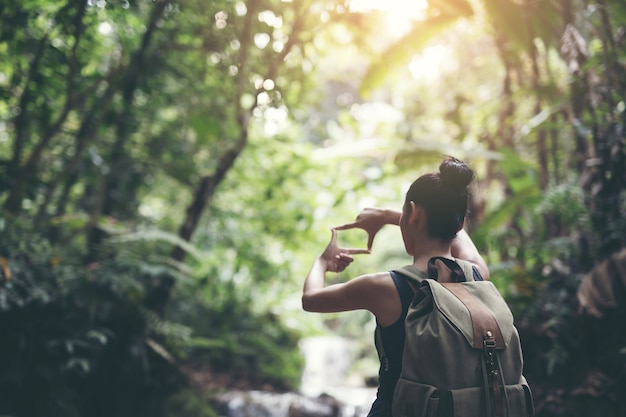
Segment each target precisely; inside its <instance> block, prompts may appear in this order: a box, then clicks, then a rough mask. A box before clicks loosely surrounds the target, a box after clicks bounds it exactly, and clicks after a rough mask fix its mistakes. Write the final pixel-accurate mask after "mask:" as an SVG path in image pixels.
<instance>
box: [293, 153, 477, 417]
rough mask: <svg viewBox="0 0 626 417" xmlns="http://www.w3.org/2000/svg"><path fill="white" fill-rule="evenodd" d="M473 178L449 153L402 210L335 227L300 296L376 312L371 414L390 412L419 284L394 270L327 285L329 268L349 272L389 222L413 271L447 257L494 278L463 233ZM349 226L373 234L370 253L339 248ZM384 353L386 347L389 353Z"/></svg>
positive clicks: (310, 303)
mask: <svg viewBox="0 0 626 417" xmlns="http://www.w3.org/2000/svg"><path fill="white" fill-rule="evenodd" d="M473 177H474V173H473V171H472V170H471V169H470V168H469V167H468V166H467V165H466V164H465V163H464V162H462V161H460V160H458V159H455V158H447V159H446V160H444V161H443V162H442V163H441V165H440V166H439V172H438V173H431V174H426V175H422V176H421V177H419V178H418V179H417V180H415V182H413V184H412V185H411V187H410V188H409V190H408V192H407V193H406V198H405V202H404V205H403V207H402V212H401V213H400V212H397V211H393V210H385V209H365V210H363V211H362V212H361V213H360V214H359V216H358V217H357V219H356V221H355V222H353V223H348V224H344V225H342V226H339V227H335V228H333V229H332V237H331V240H330V243H329V244H328V246H327V247H326V249H325V250H324V252H322V254H321V255H319V256H318V257H317V258H316V259H315V261H314V263H313V266H312V267H311V270H310V271H309V274H308V275H307V277H306V281H305V283H304V289H303V294H302V307H303V308H304V310H306V311H311V312H319V313H330V312H339V311H349V310H357V309H365V310H369V311H370V312H372V314H374V316H375V317H376V325H377V331H379V332H380V335H381V337H380V338H377V339H376V348H377V350H378V352H379V356H380V357H381V367H380V371H379V387H378V392H377V396H376V400H375V401H374V404H373V405H372V408H371V410H370V412H369V414H368V417H390V416H391V401H392V399H393V391H394V388H395V385H396V382H397V380H398V377H399V375H400V368H401V365H402V348H403V346H404V318H405V317H406V313H407V309H408V306H409V304H410V302H411V300H412V298H413V295H414V289H413V288H412V286H411V284H410V283H409V281H408V279H407V278H406V277H404V276H403V275H401V274H397V273H390V272H377V273H373V274H365V275H361V276H359V277H356V278H354V279H352V280H350V281H348V282H346V283H341V284H335V285H329V286H326V282H325V281H326V272H341V271H343V270H344V269H345V268H346V267H347V266H348V265H349V264H350V263H351V262H352V261H353V258H352V256H351V255H355V254H360V253H369V251H370V250H371V248H372V243H373V241H374V237H375V236H376V233H377V232H378V231H379V230H380V229H381V228H382V227H383V226H384V225H385V224H396V225H399V226H400V230H401V232H402V239H403V241H404V247H405V249H406V252H407V253H408V254H409V255H410V256H412V257H413V264H412V265H413V267H414V270H415V271H416V272H417V273H418V274H419V275H420V276H421V277H423V278H427V275H426V271H427V265H428V261H429V260H430V259H431V258H432V257H445V258H459V259H464V260H466V261H469V262H471V263H472V264H473V266H474V278H475V279H477V280H480V279H483V278H484V279H488V278H489V270H488V269H487V265H486V263H485V261H484V260H483V258H482V256H481V255H480V254H479V253H478V250H477V249H476V246H475V245H474V243H473V242H472V240H471V239H470V237H469V236H468V235H467V233H466V232H465V231H464V230H463V224H464V222H465V216H466V213H467V203H468V198H469V191H468V187H469V185H470V183H471V181H472V179H473ZM351 228H360V229H363V230H365V231H366V232H367V234H368V245H367V247H368V249H367V250H364V249H345V248H340V247H339V246H338V245H337V230H345V229H351ZM381 344H382V346H381ZM381 352H385V355H386V356H385V357H384V358H383V357H382V356H381ZM383 362H384V364H385V366H383Z"/></svg>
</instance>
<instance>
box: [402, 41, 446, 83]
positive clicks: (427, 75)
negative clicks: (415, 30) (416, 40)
mask: <svg viewBox="0 0 626 417" xmlns="http://www.w3.org/2000/svg"><path fill="white" fill-rule="evenodd" d="M452 65H456V61H455V60H454V59H452V57H451V56H450V49H449V48H448V47H446V46H444V45H432V46H428V47H426V48H424V49H423V50H422V51H421V52H420V53H418V54H416V55H414V56H413V59H411V63H410V64H409V71H410V72H411V75H412V76H413V78H414V79H416V80H421V81H426V82H434V81H436V80H437V79H439V77H440V74H441V73H442V72H448V71H450V70H451V68H450V67H451V66H452Z"/></svg>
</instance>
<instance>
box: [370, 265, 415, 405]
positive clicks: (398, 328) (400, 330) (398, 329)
mask: <svg viewBox="0 0 626 417" xmlns="http://www.w3.org/2000/svg"><path fill="white" fill-rule="evenodd" d="M391 278H392V279H393V283H394V284H395V285H396V290H397V291H398V295H399V296H400V301H401V302H402V313H401V314H400V317H399V318H398V320H397V321H396V322H395V323H393V324H392V325H391V326H387V327H382V326H380V325H379V324H376V333H377V336H376V338H375V339H376V340H375V343H376V350H377V351H378V358H379V359H380V369H379V371H378V383H379V385H378V392H377V393H376V400H375V401H374V403H373V404H372V408H371V410H370V412H369V414H368V415H367V417H391V401H392V400H393V390H394V389H395V387H396V382H397V381H398V378H399V377H400V370H401V368H402V350H403V349H404V319H405V317H406V313H407V311H408V310H409V305H410V304H411V301H412V300H413V297H414V295H415V294H414V292H413V289H412V288H411V286H410V285H409V283H408V281H407V278H406V277H405V276H404V275H401V274H398V273H396V272H393V271H391ZM381 344H382V346H381Z"/></svg>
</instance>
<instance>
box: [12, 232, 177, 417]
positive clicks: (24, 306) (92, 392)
mask: <svg viewBox="0 0 626 417" xmlns="http://www.w3.org/2000/svg"><path fill="white" fill-rule="evenodd" d="M2 232H3V240H2V248H0V252H1V253H2V256H3V258H4V259H6V270H5V271H4V272H5V274H4V279H3V281H2V282H1V283H0V300H2V303H1V311H0V328H2V329H3V338H2V341H1V342H0V343H1V345H2V348H1V350H2V352H3V355H2V358H1V359H0V360H1V361H2V364H1V365H0V366H2V369H3V370H4V371H3V376H2V379H1V380H0V385H1V389H2V391H3V393H4V395H3V396H2V399H1V400H0V412H1V413H2V414H6V415H16V416H21V415H47V416H57V415H58V416H67V415H76V416H79V415H80V416H106V415H118V416H131V415H134V416H138V415H139V416H141V415H146V416H147V415H154V414H155V413H157V412H158V410H159V409H160V405H161V401H160V400H159V399H160V398H164V396H166V395H167V394H168V393H169V392H171V391H172V390H173V389H175V387H177V386H179V385H180V384H181V382H182V381H183V380H182V379H181V375H180V374H179V372H178V371H177V370H176V368H175V367H173V366H172V364H170V363H169V362H168V361H167V360H165V359H164V358H163V357H162V356H161V355H160V353H159V352H158V351H157V350H155V349H154V348H153V346H156V343H152V344H150V343H148V341H149V340H150V337H151V335H152V337H155V338H156V337H159V336H161V337H162V336H166V337H168V338H175V337H176V333H175V332H173V331H171V330H170V331H163V329H157V328H156V326H155V325H154V323H151V322H150V320H146V315H145V310H144V309H143V308H142V306H141V304H140V303H139V302H138V299H139V300H140V299H141V296H140V294H141V293H142V292H143V291H144V286H145V282H144V281H142V279H141V277H143V276H144V275H143V274H142V273H141V272H140V270H139V268H137V267H134V268H133V267H132V266H131V265H128V264H126V265H123V264H118V263H116V262H103V263H99V264H91V265H87V266H81V265H80V263H79V262H77V260H78V259H77V257H76V255H75V254H72V253H71V252H66V251H65V250H64V249H62V248H59V247H55V246H53V245H51V244H50V243H49V242H48V241H47V240H46V239H45V238H42V237H40V236H38V235H37V234H36V233H33V232H32V231H30V230H29V229H28V228H25V227H20V226H19V223H18V222H17V221H13V222H11V223H10V224H8V223H5V224H4V226H3V230H2ZM7 271H10V279H9V278H8V277H7V274H6V272H7ZM138 294H139V295H138ZM158 330H160V331H158Z"/></svg>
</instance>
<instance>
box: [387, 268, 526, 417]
mask: <svg viewBox="0 0 626 417" xmlns="http://www.w3.org/2000/svg"><path fill="white" fill-rule="evenodd" d="M444 265H445V266H444ZM395 272H397V273H400V274H402V275H405V276H407V277H409V278H410V279H411V280H412V281H414V282H415V284H417V285H414V287H417V292H416V294H415V298H414V299H413V302H412V303H411V305H410V306H409V310H408V313H407V316H406V319H405V330H406V339H405V343H404V352H403V357H402V372H401V374H400V378H399V380H398V383H397V385H396V388H395V391H394V398H393V407H392V409H393V417H431V416H432V417H435V416H437V417H444V416H445V417H448V416H449V417H453V416H454V417H505V416H506V417H527V416H532V415H533V414H534V407H533V401H532V394H531V391H530V388H529V386H528V384H527V382H526V379H525V378H524V376H523V375H522V367H523V357H522V348H521V345H520V340H519V335H518V332H517V329H516V328H515V326H514V325H513V314H512V313H511V310H510V309H509V307H508V305H507V303H506V301H505V300H504V299H503V298H502V296H501V295H500V293H499V292H498V290H497V288H496V287H495V286H494V285H493V283H491V282H489V281H474V270H473V267H472V265H471V264H470V263H469V262H465V261H462V260H451V259H446V258H440V257H438V258H432V259H431V260H430V262H429V273H428V274H424V272H423V271H419V270H418V269H416V268H415V267H413V266H406V267H402V268H400V269H398V270H395ZM444 274H445V275H446V276H450V278H451V281H452V282H446V283H443V282H441V283H440V282H438V281H437V277H438V276H442V277H443V276H444ZM428 278H430V279H428ZM442 281H443V280H442Z"/></svg>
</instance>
